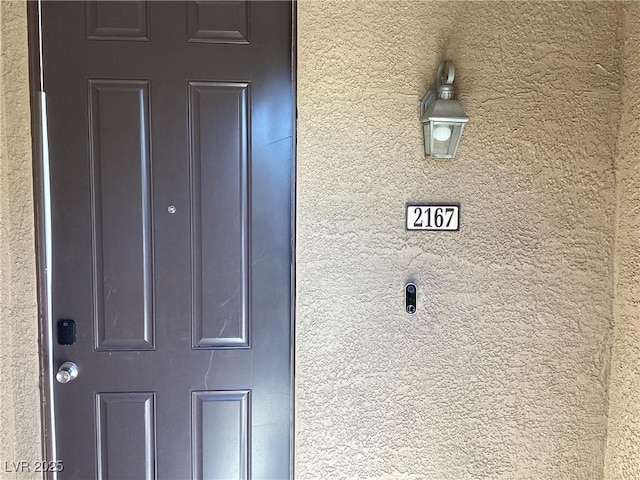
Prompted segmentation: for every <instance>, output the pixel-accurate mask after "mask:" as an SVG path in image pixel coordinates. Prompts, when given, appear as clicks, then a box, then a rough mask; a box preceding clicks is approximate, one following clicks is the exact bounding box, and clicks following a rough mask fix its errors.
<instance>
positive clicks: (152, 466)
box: [42, 1, 293, 479]
mask: <svg viewBox="0 0 640 480" xmlns="http://www.w3.org/2000/svg"><path fill="white" fill-rule="evenodd" d="M291 7H292V6H291V3H290V2H263V1H259V2H255V3H247V2H230V1H211V2H172V1H160V2H76V1H70V2H44V3H43V4H42V23H43V46H44V48H43V59H44V64H43V65H44V85H45V90H46V92H47V103H48V113H49V120H48V124H49V157H50V162H51V182H52V185H51V201H52V238H53V253H54V254H53V290H52V295H53V315H54V321H55V320H57V319H59V318H70V319H74V320H75V321H76V330H77V342H76V343H75V344H73V345H69V346H65V345H57V344H56V345H54V348H53V361H54V365H55V366H56V368H57V367H58V366H59V365H61V364H62V363H63V362H65V361H72V362H75V363H77V365H78V367H79V375H78V378H77V379H75V380H73V381H71V382H69V383H67V384H56V385H55V387H54V401H55V410H54V414H55V424H56V425H55V426H56V438H55V442H56V447H57V452H58V458H59V459H60V460H62V461H63V462H64V465H65V470H64V472H62V474H60V478H82V479H85V478H104V479H121V478H135V479H141V478H158V479H188V478H203V479H204V478H207V479H208V478H272V479H281V478H282V479H284V478H289V477H290V475H291V458H290V450H291V441H292V439H291V409H292V403H291V341H292V340H291V314H292V312H291V298H292V292H291V262H292V250H291V242H292V236H291V231H292V225H291V218H292V216H291V212H292V203H293V198H292V188H291V184H292V182H291V179H292V170H293V149H292V145H293V142H292V138H293V99H292V70H291V69H292V65H291V41H292V37H291V32H292V28H291V27H292V16H291Z"/></svg>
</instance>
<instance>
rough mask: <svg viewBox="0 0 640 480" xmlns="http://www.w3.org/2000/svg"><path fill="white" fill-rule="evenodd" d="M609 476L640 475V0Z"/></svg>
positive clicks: (627, 25)
mask: <svg viewBox="0 0 640 480" xmlns="http://www.w3.org/2000/svg"><path fill="white" fill-rule="evenodd" d="M622 32H623V40H624V46H623V57H622V90H621V93H622V118H621V122H620V132H619V137H618V138H619V144H618V155H617V157H616V197H617V210H618V216H617V221H616V225H617V230H616V241H615V246H616V250H615V274H614V275H615V279H614V295H615V304H614V323H615V329H614V332H615V333H614V343H613V350H612V355H611V380H610V393H609V401H610V410H609V429H608V436H607V457H606V458H607V461H606V464H605V479H606V480H637V479H639V478H640V162H639V161H638V160H639V159H640V3H633V2H631V3H628V4H626V5H625V9H624V23H623V30H622Z"/></svg>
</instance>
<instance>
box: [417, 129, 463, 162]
mask: <svg viewBox="0 0 640 480" xmlns="http://www.w3.org/2000/svg"><path fill="white" fill-rule="evenodd" d="M430 127H431V128H430V135H429V144H430V146H431V152H430V155H431V156H432V157H436V158H453V157H455V155H456V150H457V149H458V143H459V141H460V137H461V135H462V130H463V128H464V123H456V122H437V121H431V122H430ZM425 133H426V132H425ZM427 155H429V152H427Z"/></svg>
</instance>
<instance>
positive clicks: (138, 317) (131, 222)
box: [88, 80, 154, 350]
mask: <svg viewBox="0 0 640 480" xmlns="http://www.w3.org/2000/svg"><path fill="white" fill-rule="evenodd" d="M88 88H89V169H90V174H91V209H92V232H91V233H92V244H93V259H92V260H93V287H94V307H95V312H94V320H95V326H94V328H95V331H96V349H97V350H152V349H153V348H154V339H153V271H152V268H153V263H152V262H153V258H152V253H153V248H152V232H151V161H150V156H149V139H150V138H151V132H150V125H149V114H148V112H149V82H148V81H135V80H89V85H88ZM123 127H124V128H123ZM124 232H126V235H124V234H123V233H124Z"/></svg>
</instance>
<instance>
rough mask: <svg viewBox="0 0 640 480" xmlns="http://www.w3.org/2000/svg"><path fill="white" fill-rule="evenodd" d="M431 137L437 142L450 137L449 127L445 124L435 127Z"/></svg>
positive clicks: (444, 140)
mask: <svg viewBox="0 0 640 480" xmlns="http://www.w3.org/2000/svg"><path fill="white" fill-rule="evenodd" d="M433 138H435V139H436V140H438V141H439V142H446V141H447V140H449V139H450V138H451V129H450V128H449V127H447V126H440V127H436V128H435V130H434V131H433Z"/></svg>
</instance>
